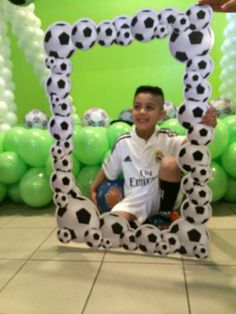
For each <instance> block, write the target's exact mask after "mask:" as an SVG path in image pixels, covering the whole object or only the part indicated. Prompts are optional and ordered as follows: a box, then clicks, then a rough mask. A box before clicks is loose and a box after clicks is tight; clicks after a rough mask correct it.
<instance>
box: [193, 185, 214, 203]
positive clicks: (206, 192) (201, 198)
mask: <svg viewBox="0 0 236 314" xmlns="http://www.w3.org/2000/svg"><path fill="white" fill-rule="evenodd" d="M187 196H188V199H189V200H190V201H191V203H193V204H194V205H199V206H204V205H207V204H209V203H210V202H211V201H212V191H211V189H210V188H209V186H208V185H206V184H205V185H202V184H198V183H196V182H194V183H193V190H190V192H189V193H188V194H187Z"/></svg>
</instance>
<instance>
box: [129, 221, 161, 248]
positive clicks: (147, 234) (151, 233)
mask: <svg viewBox="0 0 236 314" xmlns="http://www.w3.org/2000/svg"><path fill="white" fill-rule="evenodd" d="M135 239H136V243H137V246H138V248H139V249H140V250H141V251H142V252H144V253H155V252H156V249H157V246H158V245H159V243H160V242H161V235H160V230H159V229H158V228H157V227H155V226H153V225H149V224H143V225H141V226H139V227H138V228H137V229H136V232H135Z"/></svg>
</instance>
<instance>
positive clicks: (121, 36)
mask: <svg viewBox="0 0 236 314" xmlns="http://www.w3.org/2000/svg"><path fill="white" fill-rule="evenodd" d="M130 24H131V19H130V17H129V16H127V15H122V16H117V17H116V18H115V20H114V25H115V29H116V33H117V34H116V43H117V44H118V45H121V46H128V45H130V44H131V43H132V42H133V40H134V38H133V35H132V33H131V29H130V26H131V25H130Z"/></svg>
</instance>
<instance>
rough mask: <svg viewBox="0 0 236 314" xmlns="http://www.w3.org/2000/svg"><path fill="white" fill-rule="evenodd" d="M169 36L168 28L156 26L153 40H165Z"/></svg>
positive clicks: (162, 25) (160, 25) (161, 25)
mask: <svg viewBox="0 0 236 314" xmlns="http://www.w3.org/2000/svg"><path fill="white" fill-rule="evenodd" d="M168 35H169V31H168V27H167V26H166V25H165V24H157V27H156V29H155V32H154V36H155V38H159V39H162V38H165V37H166V36H168Z"/></svg>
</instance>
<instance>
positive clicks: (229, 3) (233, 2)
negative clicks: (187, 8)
mask: <svg viewBox="0 0 236 314" xmlns="http://www.w3.org/2000/svg"><path fill="white" fill-rule="evenodd" d="M198 3H199V4H209V5H210V6H211V7H212V9H213V11H215V12H236V0H199V1H198Z"/></svg>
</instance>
